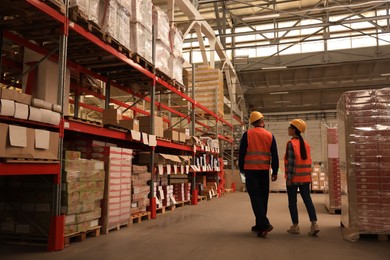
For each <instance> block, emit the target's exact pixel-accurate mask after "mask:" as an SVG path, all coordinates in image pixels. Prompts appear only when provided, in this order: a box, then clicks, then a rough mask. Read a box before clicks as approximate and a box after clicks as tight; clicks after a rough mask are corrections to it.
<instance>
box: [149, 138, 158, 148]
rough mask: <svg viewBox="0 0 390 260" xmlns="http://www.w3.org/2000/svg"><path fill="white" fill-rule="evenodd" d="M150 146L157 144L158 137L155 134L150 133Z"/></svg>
mask: <svg viewBox="0 0 390 260" xmlns="http://www.w3.org/2000/svg"><path fill="white" fill-rule="evenodd" d="M149 146H157V138H156V136H155V135H149Z"/></svg>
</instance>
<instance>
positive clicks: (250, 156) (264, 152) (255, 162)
mask: <svg viewBox="0 0 390 260" xmlns="http://www.w3.org/2000/svg"><path fill="white" fill-rule="evenodd" d="M247 138H248V147H247V150H246V154H245V158H244V169H245V170H269V168H270V165H271V163H270V160H271V144H272V134H271V133H270V132H268V131H267V130H265V129H264V128H262V127H255V128H252V129H249V130H248V131H247Z"/></svg>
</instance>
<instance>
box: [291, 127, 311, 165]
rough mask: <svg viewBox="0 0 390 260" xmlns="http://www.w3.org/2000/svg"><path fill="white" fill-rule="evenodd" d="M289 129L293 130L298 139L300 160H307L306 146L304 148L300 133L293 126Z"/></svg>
mask: <svg viewBox="0 0 390 260" xmlns="http://www.w3.org/2000/svg"><path fill="white" fill-rule="evenodd" d="M291 127H292V128H294V129H295V133H296V134H297V135H298V137H299V148H300V152H301V158H302V159H303V160H306V159H307V152H306V146H305V141H304V140H303V137H302V136H301V132H300V131H299V130H298V128H296V127H295V126H293V125H291Z"/></svg>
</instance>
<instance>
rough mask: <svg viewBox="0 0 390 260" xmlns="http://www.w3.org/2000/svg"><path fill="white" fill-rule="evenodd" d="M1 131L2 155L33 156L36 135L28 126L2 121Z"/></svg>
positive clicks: (12, 156) (9, 156)
mask: <svg viewBox="0 0 390 260" xmlns="http://www.w3.org/2000/svg"><path fill="white" fill-rule="evenodd" d="M0 133H1V134H0V157H6V158H7V157H8V158H33V147H34V135H33V134H32V133H31V132H30V131H28V128H26V127H21V126H14V125H8V124H3V123H0ZM57 142H58V138H57Z"/></svg>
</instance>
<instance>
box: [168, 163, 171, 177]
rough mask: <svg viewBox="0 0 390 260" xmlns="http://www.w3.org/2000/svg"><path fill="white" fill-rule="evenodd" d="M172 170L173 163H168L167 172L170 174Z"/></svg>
mask: <svg viewBox="0 0 390 260" xmlns="http://www.w3.org/2000/svg"><path fill="white" fill-rule="evenodd" d="M171 171H172V168H171V165H170V164H167V174H168V175H170V174H171Z"/></svg>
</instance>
